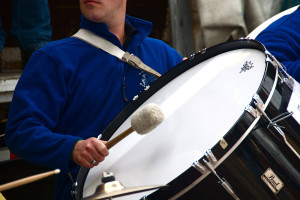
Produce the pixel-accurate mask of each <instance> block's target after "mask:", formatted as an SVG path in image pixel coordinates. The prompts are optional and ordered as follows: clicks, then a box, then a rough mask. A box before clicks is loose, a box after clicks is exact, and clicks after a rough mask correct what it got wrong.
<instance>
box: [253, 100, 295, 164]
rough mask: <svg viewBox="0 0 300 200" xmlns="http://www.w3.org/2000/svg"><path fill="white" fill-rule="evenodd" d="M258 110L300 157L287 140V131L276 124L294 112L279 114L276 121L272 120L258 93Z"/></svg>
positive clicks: (256, 104) (256, 101)
mask: <svg viewBox="0 0 300 200" xmlns="http://www.w3.org/2000/svg"><path fill="white" fill-rule="evenodd" d="M254 104H255V106H256V108H257V110H258V111H259V112H260V114H261V115H262V116H263V117H264V118H265V119H266V120H267V121H269V125H268V127H270V126H272V127H274V128H275V130H276V131H277V132H278V133H279V134H280V135H281V136H282V138H283V140H284V142H285V144H286V145H287V146H288V147H289V148H290V149H291V150H292V151H293V153H294V154H295V155H296V156H297V157H298V158H299V159H300V155H299V153H298V152H297V151H296V150H295V149H294V147H293V146H292V145H291V144H290V143H289V142H288V141H287V139H286V137H285V133H284V132H283V130H282V129H281V128H280V126H279V125H277V124H276V122H279V121H281V120H283V119H285V118H287V117H290V116H292V114H293V113H289V114H286V113H283V114H282V115H279V116H277V117H275V118H274V119H275V120H274V121H272V120H271V119H270V118H269V117H268V116H267V114H266V113H265V111H264V107H265V106H264V104H263V103H262V101H261V99H260V98H259V96H258V95H257V96H256V99H255V102H254Z"/></svg>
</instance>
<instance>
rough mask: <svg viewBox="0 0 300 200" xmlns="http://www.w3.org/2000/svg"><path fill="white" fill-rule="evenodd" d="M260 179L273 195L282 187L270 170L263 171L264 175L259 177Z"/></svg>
mask: <svg viewBox="0 0 300 200" xmlns="http://www.w3.org/2000/svg"><path fill="white" fill-rule="evenodd" d="M261 179H262V180H263V181H264V182H265V183H266V184H267V186H268V187H269V188H270V189H271V190H272V191H273V193H274V194H277V193H278V192H279V191H280V190H281V188H282V187H283V186H284V184H283V182H282V181H281V180H280V179H279V177H278V176H277V175H276V174H275V173H274V171H273V170H272V169H271V168H269V169H267V171H265V173H264V174H263V175H262V176H261Z"/></svg>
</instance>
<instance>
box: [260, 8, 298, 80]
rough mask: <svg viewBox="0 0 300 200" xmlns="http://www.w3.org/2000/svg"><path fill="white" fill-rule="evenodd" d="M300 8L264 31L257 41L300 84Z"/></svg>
mask: <svg viewBox="0 0 300 200" xmlns="http://www.w3.org/2000/svg"><path fill="white" fill-rule="evenodd" d="M299 24H300V8H298V9H297V10H296V11H295V12H293V13H291V14H289V15H286V16H283V17H281V18H280V19H278V20H276V21H275V22H273V23H272V24H271V25H269V26H268V27H267V28H266V29H265V30H263V31H262V32H261V33H260V34H259V35H258V36H257V37H256V40H258V41H260V42H261V43H262V44H263V45H265V47H266V48H267V50H268V51H269V52H270V53H271V54H272V55H274V56H275V58H276V59H277V60H278V61H279V62H281V63H282V64H283V65H284V66H285V67H286V68H287V72H288V73H289V74H290V75H291V76H292V77H293V78H295V79H296V80H297V81H298V82H300V34H299V33H300V26H299Z"/></svg>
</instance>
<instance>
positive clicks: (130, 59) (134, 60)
mask: <svg viewBox="0 0 300 200" xmlns="http://www.w3.org/2000/svg"><path fill="white" fill-rule="evenodd" d="M73 37H75V38H78V39H81V40H83V41H85V42H87V43H89V44H90V45H93V46H94V47H96V48H99V49H102V50H103V51H105V52H107V53H109V54H111V55H113V56H115V57H117V58H118V59H119V60H121V61H122V62H125V63H128V64H130V65H131V66H133V67H136V68H138V69H140V70H143V71H145V72H148V73H150V74H152V75H154V76H156V77H160V76H161V75H160V74H159V73H158V72H157V71H155V70H154V69H152V68H150V67H149V66H147V65H145V64H144V63H143V62H142V61H141V60H140V59H139V58H138V57H136V56H135V55H133V54H130V53H129V52H124V51H123V50H122V49H120V48H119V47H118V46H116V45H114V44H113V43H111V42H109V41H108V40H106V39H104V38H102V37H100V36H98V35H96V34H94V33H93V32H91V31H89V30H86V29H79V31H78V32H77V33H76V34H74V35H73Z"/></svg>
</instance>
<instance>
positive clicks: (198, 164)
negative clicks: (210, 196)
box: [193, 160, 208, 174]
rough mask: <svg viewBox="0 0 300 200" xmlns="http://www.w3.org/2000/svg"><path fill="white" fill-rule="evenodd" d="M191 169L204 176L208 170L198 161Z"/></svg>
mask: <svg viewBox="0 0 300 200" xmlns="http://www.w3.org/2000/svg"><path fill="white" fill-rule="evenodd" d="M193 167H194V168H195V169H196V170H198V171H199V172H200V173H201V174H205V173H206V172H208V169H207V168H206V167H205V166H203V165H201V164H200V162H199V161H198V160H197V161H196V162H194V163H193Z"/></svg>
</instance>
